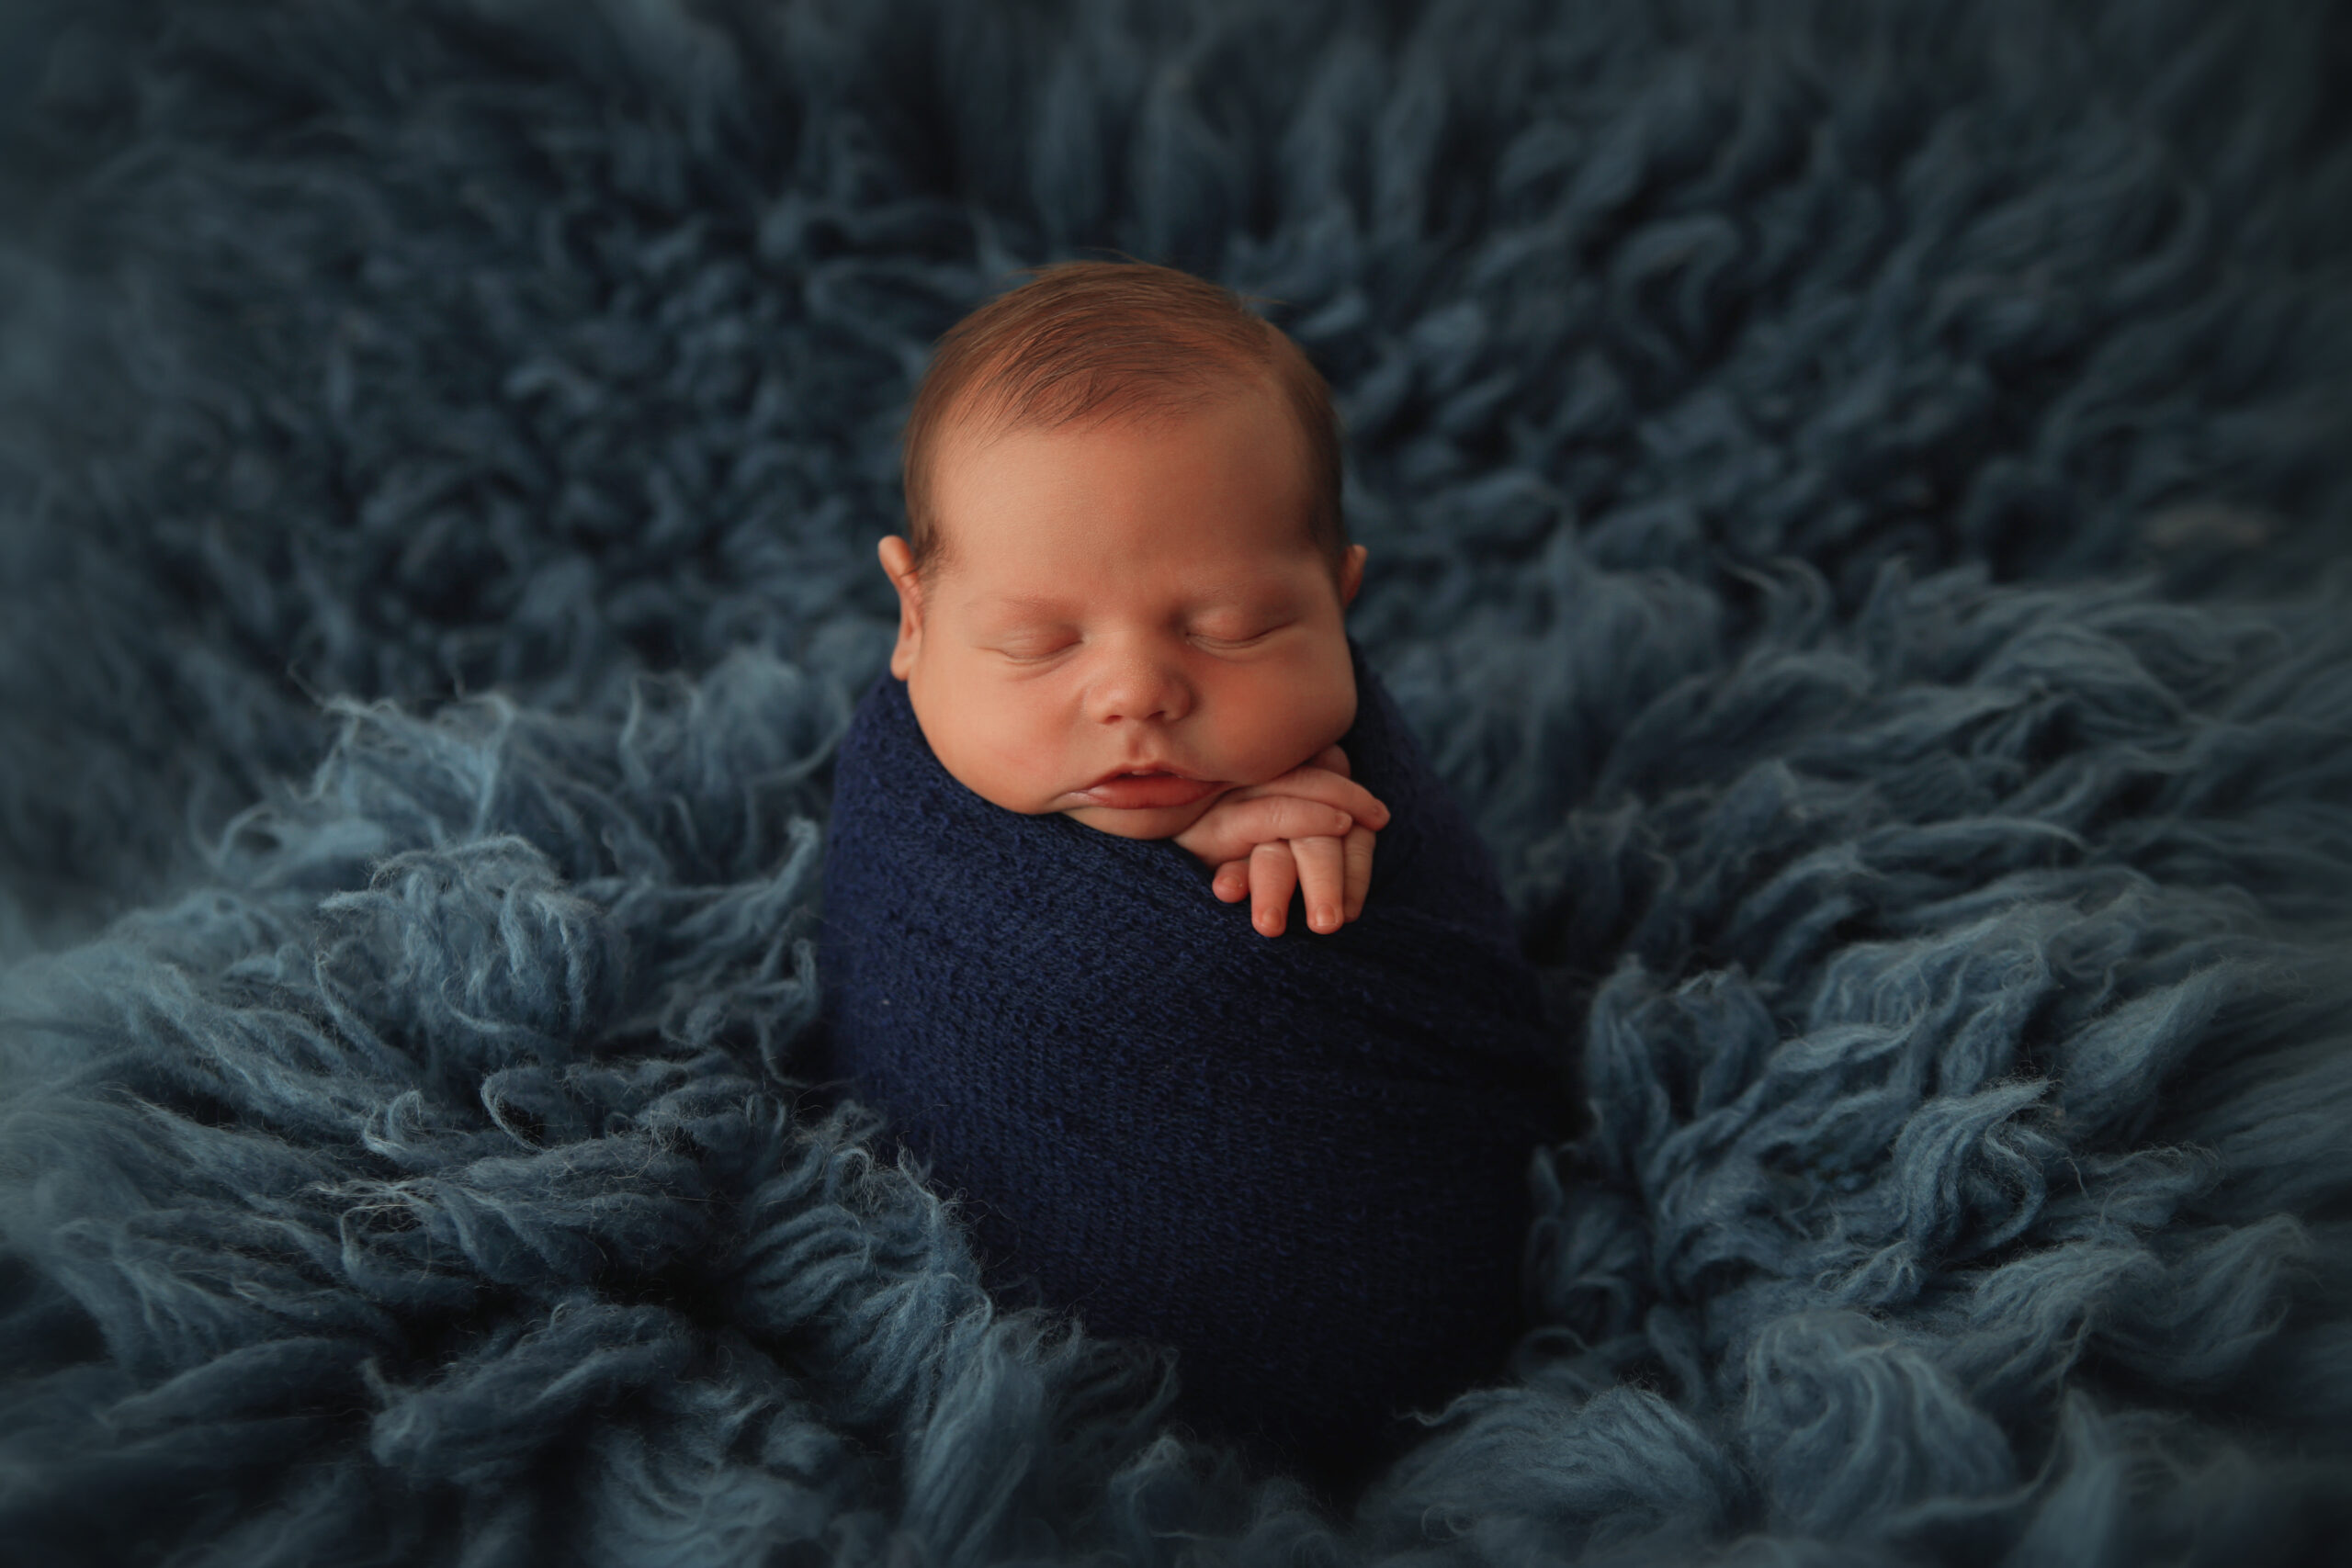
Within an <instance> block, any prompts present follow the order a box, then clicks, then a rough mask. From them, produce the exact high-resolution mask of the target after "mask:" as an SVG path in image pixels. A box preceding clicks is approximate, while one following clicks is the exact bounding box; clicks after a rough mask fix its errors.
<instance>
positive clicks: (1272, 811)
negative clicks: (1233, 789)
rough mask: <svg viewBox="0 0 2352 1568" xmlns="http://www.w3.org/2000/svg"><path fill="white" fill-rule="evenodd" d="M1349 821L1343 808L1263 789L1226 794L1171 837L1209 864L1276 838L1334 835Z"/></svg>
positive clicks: (1240, 855) (1351, 822)
mask: <svg viewBox="0 0 2352 1568" xmlns="http://www.w3.org/2000/svg"><path fill="white" fill-rule="evenodd" d="M1354 825H1355V819H1354V818H1351V817H1350V816H1349V815H1348V814H1347V813H1346V812H1345V811H1341V810H1339V809H1338V808H1336V807H1331V806H1328V805H1326V804H1324V803H1323V802H1321V801H1319V800H1307V799H1302V798H1300V797H1299V796H1297V795H1261V796H1258V797H1255V798H1245V799H1240V800H1235V799H1234V798H1233V797H1232V796H1230V795H1228V796H1227V797H1226V799H1225V800H1222V801H1220V802H1218V803H1217V806H1216V809H1215V810H1213V811H1211V812H1210V813H1209V814H1208V815H1207V816H1206V817H1204V818H1201V819H1200V820H1199V821H1198V822H1195V823H1193V826H1192V827H1190V828H1188V829H1185V830H1184V831H1183V832H1182V833H1181V834H1179V835H1177V839H1176V842H1177V843H1178V844H1179V845H1181V846H1182V847H1183V848H1184V849H1186V850H1188V851H1190V852H1192V854H1193V856H1194V857H1195V858H1196V859H1199V860H1201V861H1204V862H1205V863H1208V864H1210V865H1223V864H1224V863H1226V862H1227V861H1232V860H1240V859H1242V858H1243V857H1244V856H1246V855H1248V854H1249V853H1250V851H1251V850H1254V849H1256V848H1257V847H1258V846H1259V845H1260V844H1264V843H1272V842H1273V841H1275V840H1282V839H1311V838H1314V837H1316V836H1317V835H1318V834H1323V835H1329V836H1331V837H1334V838H1336V837H1338V836H1339V835H1340V834H1341V833H1344V832H1346V831H1347V830H1348V829H1350V828H1351V827H1353V826H1354Z"/></svg>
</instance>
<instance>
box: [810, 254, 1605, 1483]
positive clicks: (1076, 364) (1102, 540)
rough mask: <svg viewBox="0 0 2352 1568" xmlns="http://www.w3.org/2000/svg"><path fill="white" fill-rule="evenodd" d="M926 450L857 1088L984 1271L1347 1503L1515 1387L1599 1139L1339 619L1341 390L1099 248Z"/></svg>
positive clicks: (858, 864) (906, 547) (869, 735)
mask: <svg viewBox="0 0 2352 1568" xmlns="http://www.w3.org/2000/svg"><path fill="white" fill-rule="evenodd" d="M907 445H908V452H907V492H908V513H909V518H910V530H909V532H910V536H911V537H910V539H903V540H902V539H899V538H896V537H893V538H891V539H888V540H886V541H884V543H883V547H882V551H881V554H882V562H883V566H884V569H885V570H887V571H888V574H889V576H890V579H891V581H892V582H893V584H894V585H895V586H896V588H897V590H898V592H899V603H900V622H899V643H898V647H897V649H895V650H894V652H893V655H892V659H891V669H890V674H889V676H888V677H887V678H886V679H885V680H883V681H882V682H880V683H879V684H878V685H877V686H876V689H875V691H874V692H873V693H871V694H868V696H867V697H866V699H865V702H864V703H863V704H861V705H860V708H859V710H858V714H857V716H856V718H855V720H854V723H853V726H852V729H851V733H850V735H849V737H848V738H847V739H846V740H845V741H844V743H843V747H842V756H841V760H840V764H839V766H838V768H837V770H836V777H835V798H834V810H833V831H832V838H831V846H830V851H829V858H828V864H827V876H826V903H825V927H824V931H825V935H824V943H825V951H824V956H823V967H822V973H823V974H824V976H825V980H826V994H827V1006H826V1011H827V1018H828V1022H829V1031H828V1032H829V1037H830V1039H831V1046H832V1050H833V1053H834V1061H833V1068H834V1071H835V1072H836V1074H837V1076H838V1077H841V1078H842V1080H844V1081H845V1082H846V1083H847V1084H848V1085H849V1086H850V1087H851V1089H853V1091H854V1093H856V1095H857V1096H858V1098H860V1099H861V1100H865V1101H866V1102H867V1103H869V1104H871V1105H873V1106H875V1107H876V1109H879V1110H881V1111H885V1112H886V1113H887V1114H888V1116H889V1118H890V1120H891V1122H892V1124H893V1126H894V1127H895V1129H896V1131H897V1132H898V1134H899V1135H900V1136H901V1137H902V1138H904V1139H905V1141H906V1142H907V1143H908V1145H910V1147H911V1148H912V1149H913V1150H914V1151H915V1152H916V1153H917V1154H918V1155H920V1156H922V1157H924V1158H925V1159H926V1160H927V1161H928V1162H929V1163H930V1165H931V1167H932V1171H933V1179H934V1181H936V1182H937V1183H938V1184H940V1185H941V1186H942V1187H943V1188H945V1189H947V1190H956V1191H959V1192H961V1193H962V1194H964V1196H965V1198H966V1200H967V1203H968V1204H969V1205H970V1210H971V1213H972V1214H973V1218H974V1224H975V1228H976V1230H977V1232H978V1239H979V1242H980V1246H981V1249H982V1252H983V1263H984V1267H985V1269H986V1272H987V1277H988V1279H989V1283H990V1286H991V1289H996V1290H1001V1291H1004V1292H1013V1293H1022V1294H1025V1295H1028V1296H1030V1297H1031V1298H1032V1299H1035V1300H1038V1301H1041V1302H1043V1303H1046V1304H1048V1305H1051V1306H1054V1307H1057V1308H1070V1309H1073V1310H1074V1312H1075V1314H1076V1315H1077V1316H1078V1317H1079V1318H1080V1320H1082V1321H1083V1322H1084V1323H1085V1325H1087V1327H1088V1328H1089V1329H1090V1331H1092V1332H1095V1333H1098V1334H1111V1335H1130V1336H1136V1337H1144V1338H1148V1339H1153V1340H1158V1341H1159V1342H1162V1343H1165V1344H1169V1345H1172V1346H1173V1347H1174V1348H1176V1349H1177V1351H1178V1358H1179V1359H1178V1375H1179V1378H1180V1380H1181V1384H1182V1393H1181V1394H1180V1396H1179V1399H1178V1403H1177V1405H1176V1407H1175V1413H1176V1415H1177V1416H1179V1417H1180V1418H1182V1419H1185V1420H1187V1421H1188V1422H1189V1423H1190V1424H1191V1425H1193V1427H1195V1428H1196V1429H1197V1430H1198V1431H1200V1432H1201V1433H1202V1435H1204V1436H1208V1437H1214V1438H1227V1439H1230V1440H1235V1441H1238V1442H1240V1443H1242V1444H1244V1445H1245V1446H1246V1447H1248V1448H1250V1450H1252V1451H1253V1452H1254V1453H1255V1454H1256V1455H1257V1456H1258V1457H1259V1458H1260V1459H1261V1460H1263V1461H1267V1462H1269V1463H1276V1464H1283V1465H1286V1466H1290V1467H1293V1468H1295V1469H1297V1470H1300V1471H1302V1472H1305V1473H1306V1475H1308V1476H1309V1477H1310V1478H1311V1479H1314V1480H1317V1481H1318V1482H1320V1483H1324V1484H1325V1485H1327V1486H1328V1487H1330V1488H1331V1489H1333V1490H1334V1491H1336V1492H1341V1493H1345V1492H1350V1491H1352V1489H1353V1487H1354V1485H1355V1483H1357V1482H1359V1481H1360V1480H1361V1479H1362V1477H1363V1472H1364V1470H1365V1468H1366V1467H1367V1465H1369V1464H1370V1463H1372V1462H1374V1461H1376V1460H1377V1459H1378V1458H1380V1457H1381V1456H1382V1454H1383V1453H1384V1452H1385V1451H1388V1450H1393V1449H1395V1448H1396V1447H1397V1446H1400V1444H1401V1440H1402V1438H1403V1436H1404V1428H1402V1427H1399V1426H1398V1425H1397V1417H1399V1416H1402V1415H1403V1413H1404V1412H1405V1411H1407V1410H1408V1409H1421V1410H1434V1409H1435V1408H1437V1407H1438V1406H1440V1405H1442V1404H1443V1402H1444V1401H1445V1400H1446V1399H1447V1398H1448V1397H1449V1396H1450V1395H1452V1394H1453V1393H1459V1392H1461V1391H1462V1390H1464V1389H1465V1388H1468V1387H1471V1386H1474V1385H1476V1383H1478V1382H1482V1381H1491V1380H1492V1379H1494V1378H1495V1377H1496V1376H1497V1374H1498V1372H1499V1371H1500V1365H1501V1361H1502V1359H1503V1356H1504V1354H1505V1352H1506V1351H1507V1349H1508V1347H1509V1344H1510V1340H1511V1338H1512V1337H1514V1336H1515V1335H1516V1333H1517V1332H1518V1329H1519V1327H1520V1322H1521V1315H1520V1314H1521V1306H1520V1281H1519V1278H1518V1269H1517V1258H1518V1257H1519V1253H1520V1249H1521V1243H1522V1241H1523V1238H1524V1234H1525V1230H1526V1225H1527V1223H1528V1213H1527V1197H1526V1186H1525V1171H1526V1166H1527V1161H1528V1158H1529V1156H1530V1154H1531V1152H1532V1149H1533V1147H1534V1146H1535V1145H1536V1144H1538V1143H1540V1142H1543V1141H1544V1140H1545V1139H1547V1138H1550V1137H1556V1136H1559V1135H1562V1133H1563V1122H1564V1116H1563V1113H1562V1107H1561V1103H1560V1100H1559V1098H1558V1096H1557V1094H1556V1091H1555V1089H1554V1086H1553V1079H1552V1075H1551V1074H1550V1072H1549V1071H1548V1070H1547V1069H1546V1067H1545V1065H1544V1058H1545V1055H1546V1053H1545V1050H1544V1035H1543V1031H1542V1027H1541V1020H1540V1009H1539V1007H1538V1003H1537V996H1536V990H1535V986H1534V982H1533V977H1532V974H1531V973H1530V972H1529V971H1528V970H1527V968H1526V966H1525V965H1524V964H1523V963H1522V962H1521V960H1520V958H1519V956H1518V954H1517V952H1516V948H1515V945H1514V942H1513V935H1512V931H1511V926H1510V919H1509V915H1508V912H1507V910H1506V909H1505V907H1504V905H1503V902H1502V899H1501V897H1500V895H1499V893H1498V891H1497V888H1496V885H1495V879H1494V874H1493V871H1492V868H1491V866H1490V865H1489V864H1488V863H1487V858H1486V854H1485V852H1484V850H1483V849H1482V848H1481V847H1480V846H1479V844H1478V842H1477V840H1476V835H1475V834H1474V833H1473V832H1472V831H1471V829H1470V828H1469V826H1468V824H1467V823H1466V821H1465V820H1464V818H1462V816H1461V814H1460V812H1459V810H1458V809H1457V808H1456V807H1455V806H1454V805H1453V802H1452V801H1451V800H1450V799H1449V798H1448V797H1447V795H1446V794H1445V792H1444V790H1443V788H1442V785H1440V784H1438V782H1437V780H1436V779H1435V777H1434V775H1433V774H1431V773H1430V771H1429V769H1428V767H1427V764H1426V762H1425V761H1424V760H1423V759H1422V758H1421V756H1420V754H1419V750H1418V749H1417V748H1416V747H1415V746H1414V744H1413V741H1412V739H1411V737H1410V735H1409V734H1408V732H1407V730H1406V728H1405V727H1404V725H1403V723H1402V721H1401V719H1400V718H1399V716H1397V713H1396V710H1395V708H1394V705H1392V704H1391V703H1390V702H1389V701H1388V699H1387V697H1386V695H1385V693H1383V692H1382V691H1381V690H1380V688H1379V685H1378V682H1376V681H1375V680H1374V678H1373V677H1372V675H1371V672H1370V671H1369V670H1368V669H1367V668H1366V667H1365V666H1364V664H1363V660H1362V655H1361V652H1360V650H1357V649H1354V648H1353V646H1352V644H1351V643H1350V641H1349V640H1348V638H1347V636H1346V632H1345V628H1344V611H1345V607H1346V605H1347V604H1348V602H1349V601H1350V600H1351V599H1352V597H1353V596H1354V593H1355V590H1356V587H1357V584H1358V582H1359V581H1360V579H1361V574H1362V570H1363V547H1360V546H1357V547H1350V546H1349V545H1347V544H1346V542H1345V538H1344V535H1343V534H1342V532H1341V531H1340V516H1339V505H1338V491H1339V468H1340V465H1339V448H1338V434H1337V427H1336V423H1335V421H1334V420H1333V419H1332V416H1331V412H1330V406H1329V395H1328V392H1327V391H1326V390H1325V389H1324V388H1323V385H1322V382H1321V379H1320V378H1319V377H1317V375H1316V373H1315V371H1314V370H1313V368H1312V367H1310V366H1309V365H1307V363H1306V359H1305V357H1304V355H1300V354H1299V353H1298V351H1297V349H1296V348H1295V345H1293V344H1290V343H1289V341H1288V340H1287V339H1286V338H1284V337H1283V336H1282V334H1281V333H1278V332H1276V331H1274V330H1273V329H1272V327H1270V326H1268V325H1266V324H1265V323H1264V322H1262V321H1260V320H1259V319H1258V318H1257V317H1255V316H1254V315H1252V314H1250V312H1249V311H1248V310H1246V309H1245V308H1244V307H1243V306H1242V305H1241V304H1240V303H1239V302H1238V300H1236V299H1234V298H1233V297H1232V296H1231V295H1229V294H1227V293H1226V292H1225V291H1223V290H1221V289H1217V288H1215V287H1214V286H1211V285H1208V284H1205V283H1203V282H1200V281H1199V280H1197V279H1193V278H1190V277H1187V276H1183V275H1182V274H1177V273H1171V272H1169V271H1166V270H1165V269H1161V268H1157V267H1148V266H1142V265H1134V264H1118V265H1113V264H1078V265H1071V266H1067V267H1060V268H1053V269H1048V270H1047V271H1046V272H1045V273H1044V274H1042V275H1041V276H1039V277H1038V278H1037V280H1036V281H1035V282H1033V283H1031V284H1029V285H1027V286H1025V287H1024V288H1020V289H1016V290H1014V291H1013V292H1012V293H1011V294H1009V295H1006V296H1004V297H1003V298H1001V299H998V300H996V301H994V302H993V303H991V304H990V305H989V306H986V307H983V308H982V310H979V311H978V312H976V313H975V314H974V316H972V317H971V318H967V321H966V322H965V323H963V324H962V325H960V326H959V327H958V328H957V329H956V331H955V332H953V333H950V334H949V335H948V337H947V338H945V339H944V340H943V341H942V344H941V345H940V350H939V353H938V355H936V356H935V357H934V360H933V367H932V371H931V373H930V375H929V377H928V378H926V381H925V384H924V387H923V389H922V393H921V394H920V395H919V396H918V399H917V403H916V409H915V412H914V416H913V418H912V419H911V420H910V423H909V428H908V443H907ZM1294 893H1297V894H1298V895H1299V896H1300V901H1301V903H1302V905H1303V908H1304V913H1305V920H1304V924H1305V926H1306V930H1297V929H1295V928H1294V925H1293V921H1292V919H1291V916H1290V908H1291V905H1292V901H1293V896H1294ZM1244 900H1246V901H1247V902H1248V903H1249V905H1250V908H1249V910H1248V911H1247V912H1245V911H1243V910H1241V909H1238V908H1230V907H1228V906H1230V905H1233V904H1238V903H1241V902H1243V901H1244Z"/></svg>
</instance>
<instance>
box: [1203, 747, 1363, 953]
mask: <svg viewBox="0 0 2352 1568" xmlns="http://www.w3.org/2000/svg"><path fill="white" fill-rule="evenodd" d="M1386 826H1388V807H1385V806H1384V805H1382V804H1381V803H1380V801H1379V800H1377V799H1376V798H1374V795H1373V794H1372V792H1371V791H1369V790H1367V789H1365V788H1364V787H1363V785H1362V784H1357V783H1355V782H1354V781H1353V780H1351V778H1349V776H1348V759H1347V754H1346V753H1345V752H1343V751H1341V750H1340V749H1339V748H1338V747H1337V746H1328V747H1325V748H1324V749H1323V750H1322V752H1321V753H1320V754H1318V755H1317V757H1316V759H1315V761H1312V762H1310V763H1308V764H1306V766H1304V767H1299V768H1294V769H1292V770H1291V771H1290V772H1289V773H1284V774H1283V775H1282V777H1280V778H1277V779H1269V780H1268V781H1267V782H1266V783H1264V784H1252V785H1250V787H1249V788H1247V789H1237V790H1235V791H1234V792H1232V793H1231V794H1230V795H1225V796H1223V797H1221V798H1220V799H1219V800H1218V801H1217V803H1216V805H1215V806H1213V807H1210V808H1209V809H1208V812H1207V813H1206V814H1205V815H1204V816H1203V817H1202V818H1201V819H1200V820H1199V821H1197V822H1195V823H1193V825H1192V826H1191V827H1190V828H1187V829H1185V830H1184V831H1183V832H1182V833H1179V834H1178V835H1176V842H1177V843H1179V844H1181V845H1182V846H1183V847H1184V848H1185V849H1186V850H1188V851H1190V852H1192V853H1193V855H1194V856H1196V857H1197V858H1199V859H1200V860H1202V861H1203V862H1204V863H1207V864H1210V865H1213V866H1215V867H1216V876H1215V877H1214V878H1213V879H1212V880H1211V882H1210V886H1211V887H1212V888H1213V889H1214V890H1215V891H1216V896H1217V897H1219V898H1222V899H1224V900H1225V901H1226V902H1227V903H1228V904H1233V903H1238V902H1239V901H1240V900H1241V899H1243V898H1249V899H1250V900H1251V921H1252V923H1253V924H1255V925H1256V926H1257V928H1258V930H1259V931H1260V932H1261V933H1262V934H1264V935H1266V936H1280V935H1282V934H1283V928H1284V927H1285V926H1287V925H1288V924H1289V923H1290V896H1291V893H1292V891H1293V890H1294V889H1295V888H1300V887H1302V886H1303V887H1304V889H1305V891H1306V923H1307V924H1308V925H1309V926H1310V927H1312V928H1313V929H1314V930H1316V931H1321V932H1323V933H1325V934H1326V935H1329V933H1330V932H1332V931H1338V930H1339V929H1340V925H1341V924H1342V923H1344V922H1345V921H1348V920H1352V919H1355V918H1356V917H1357V916H1359V915H1361V914H1363V900H1364V894H1365V892H1366V890H1367V889H1369V888H1370V887H1371V886H1372V846H1373V836H1374V831H1375V830H1376V829H1381V828H1385V827H1386Z"/></svg>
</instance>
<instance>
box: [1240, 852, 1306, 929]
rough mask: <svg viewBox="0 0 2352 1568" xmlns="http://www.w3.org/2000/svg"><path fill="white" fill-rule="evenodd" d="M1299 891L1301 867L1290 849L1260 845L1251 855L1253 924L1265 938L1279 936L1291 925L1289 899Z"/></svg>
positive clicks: (1251, 908)
mask: <svg viewBox="0 0 2352 1568" xmlns="http://www.w3.org/2000/svg"><path fill="white" fill-rule="evenodd" d="M1297 888H1298V863H1297V862H1296V861H1295V860H1293V859H1292V858H1291V852H1290V846H1289V845H1288V844H1283V843H1273V844H1260V845H1259V846H1258V847H1257V848H1256V849H1254V850H1251V851H1250V922H1251V923H1252V924H1253V925H1255V926H1256V927H1257V928H1258V931H1259V933H1260V934H1261V935H1263V936H1280V935H1282V934H1283V927H1285V926H1287V925H1289V924H1290V896H1291V895H1292V894H1293V893H1294V892H1295V891H1297Z"/></svg>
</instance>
